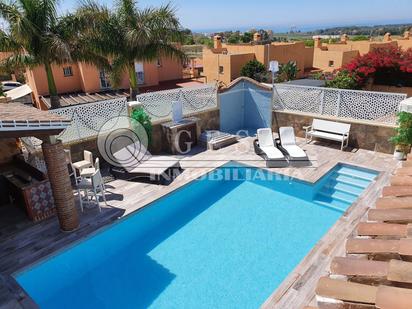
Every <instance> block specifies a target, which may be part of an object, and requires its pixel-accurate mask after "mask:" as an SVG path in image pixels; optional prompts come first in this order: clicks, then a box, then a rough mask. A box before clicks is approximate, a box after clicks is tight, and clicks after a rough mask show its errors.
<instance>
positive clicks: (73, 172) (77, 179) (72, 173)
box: [64, 149, 82, 185]
mask: <svg viewBox="0 0 412 309" xmlns="http://www.w3.org/2000/svg"><path fill="white" fill-rule="evenodd" d="M64 154H65V156H66V163H67V165H70V170H71V171H70V173H69V176H70V177H71V176H73V178H74V182H75V183H76V185H77V184H78V183H79V182H80V180H81V179H82V178H81V177H80V175H77V170H76V168H75V167H74V166H73V162H72V156H71V153H70V150H68V149H64Z"/></svg>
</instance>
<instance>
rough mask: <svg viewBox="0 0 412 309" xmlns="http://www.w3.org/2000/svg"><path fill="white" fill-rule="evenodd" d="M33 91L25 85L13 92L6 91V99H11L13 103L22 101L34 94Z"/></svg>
mask: <svg viewBox="0 0 412 309" xmlns="http://www.w3.org/2000/svg"><path fill="white" fill-rule="evenodd" d="M32 92H33V91H32V90H31V88H30V87H29V85H27V84H26V85H23V86H20V87H17V88H14V89H12V90H9V91H6V92H5V94H6V97H9V98H11V100H12V101H14V100H17V99H20V98H22V97H24V96H26V95H28V94H30V93H32Z"/></svg>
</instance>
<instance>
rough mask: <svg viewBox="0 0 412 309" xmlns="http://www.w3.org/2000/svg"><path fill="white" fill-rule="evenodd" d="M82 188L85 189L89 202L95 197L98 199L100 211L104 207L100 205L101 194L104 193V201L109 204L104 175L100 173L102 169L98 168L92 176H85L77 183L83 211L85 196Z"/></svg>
mask: <svg viewBox="0 0 412 309" xmlns="http://www.w3.org/2000/svg"><path fill="white" fill-rule="evenodd" d="M81 190H83V192H84V194H85V198H86V200H87V202H90V201H92V200H93V197H94V198H95V199H96V203H97V206H98V207H99V211H100V212H101V211H102V209H101V207H100V202H99V197H98V195H99V194H101V195H102V198H103V201H104V203H105V205H106V206H107V201H106V191H105V187H104V184H103V180H102V175H101V174H100V170H96V172H95V173H94V174H93V175H92V176H91V177H90V178H83V179H82V180H81V181H80V183H79V184H78V185H77V193H78V195H79V199H80V208H81V210H82V211H83V198H82V195H81ZM89 196H90V197H91V199H89Z"/></svg>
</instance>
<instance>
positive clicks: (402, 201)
mask: <svg viewBox="0 0 412 309" xmlns="http://www.w3.org/2000/svg"><path fill="white" fill-rule="evenodd" d="M376 208H377V209H397V208H412V196H410V197H409V196H405V197H381V198H379V199H378V200H377V201H376Z"/></svg>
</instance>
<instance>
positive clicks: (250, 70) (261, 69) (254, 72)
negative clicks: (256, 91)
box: [240, 60, 270, 82]
mask: <svg viewBox="0 0 412 309" xmlns="http://www.w3.org/2000/svg"><path fill="white" fill-rule="evenodd" d="M240 75H241V76H246V77H250V78H253V79H254V80H256V81H258V82H268V81H269V80H270V78H269V75H270V74H269V73H268V71H267V70H266V68H265V65H264V64H263V63H261V62H259V61H257V60H251V61H249V62H247V63H246V64H245V65H244V66H243V67H242V69H241V70H240Z"/></svg>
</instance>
